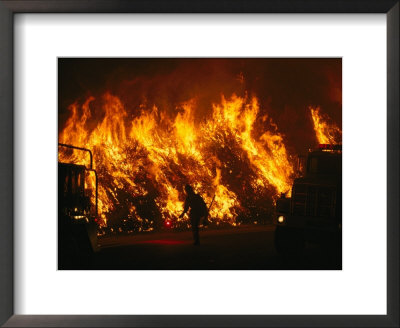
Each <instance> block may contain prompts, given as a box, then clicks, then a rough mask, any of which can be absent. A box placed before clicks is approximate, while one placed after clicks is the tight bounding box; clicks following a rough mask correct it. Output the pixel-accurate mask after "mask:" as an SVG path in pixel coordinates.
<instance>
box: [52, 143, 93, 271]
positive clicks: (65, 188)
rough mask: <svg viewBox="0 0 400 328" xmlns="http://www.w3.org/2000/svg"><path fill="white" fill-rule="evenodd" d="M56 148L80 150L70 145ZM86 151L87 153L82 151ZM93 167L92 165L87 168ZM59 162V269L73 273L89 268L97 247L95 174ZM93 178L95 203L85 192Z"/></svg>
mask: <svg viewBox="0 0 400 328" xmlns="http://www.w3.org/2000/svg"><path fill="white" fill-rule="evenodd" d="M59 146H62V147H67V148H72V149H78V150H82V149H81V148H79V147H74V146H72V145H64V144H59ZM85 151H87V150H86V149H85ZM90 165H91V166H92V162H91V164H90ZM91 166H90V167H89V168H87V167H86V166H84V165H78V164H73V163H64V162H58V267H59V269H73V268H74V267H78V266H79V267H82V266H85V265H88V264H89V262H90V261H91V258H92V256H93V253H94V252H96V251H98V245H97V226H98V225H97V222H96V221H97V174H96V171H94V170H93V168H92V167H91ZM90 174H94V175H95V181H96V190H95V194H96V197H95V201H94V202H93V201H91V198H92V197H91V190H89V189H88V188H87V185H88V181H87V179H88V176H89V175H90Z"/></svg>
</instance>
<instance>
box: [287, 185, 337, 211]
mask: <svg viewBox="0 0 400 328" xmlns="http://www.w3.org/2000/svg"><path fill="white" fill-rule="evenodd" d="M334 202H335V192H334V189H333V188H327V187H318V186H308V185H296V186H295V188H294V193H293V203H292V214H293V215H297V216H309V217H313V216H315V217H317V216H318V217H331V216H334V215H335V213H334V208H335V205H334Z"/></svg>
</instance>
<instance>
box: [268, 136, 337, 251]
mask: <svg viewBox="0 0 400 328" xmlns="http://www.w3.org/2000/svg"><path fill="white" fill-rule="evenodd" d="M302 166H303V168H302V170H301V171H302V173H301V174H300V177H298V178H296V179H295V180H294V182H293V186H292V194H291V198H288V197H286V196H285V195H284V194H282V195H281V197H280V198H279V199H278V200H277V201H276V211H275V212H276V214H275V217H274V224H275V226H276V229H275V238H274V239H275V240H274V243H275V248H276V250H277V252H278V253H281V254H282V253H294V252H296V253H299V252H301V251H302V250H303V249H304V246H305V242H311V243H318V244H323V245H325V246H328V247H329V248H330V249H335V250H338V251H340V252H341V238H342V146H341V145H329V144H320V145H319V147H318V148H317V149H312V150H309V152H308V154H307V158H306V161H305V163H304V165H302Z"/></svg>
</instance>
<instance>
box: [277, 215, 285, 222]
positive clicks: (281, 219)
mask: <svg viewBox="0 0 400 328" xmlns="http://www.w3.org/2000/svg"><path fill="white" fill-rule="evenodd" d="M284 221H285V217H284V216H283V215H280V216H279V217H278V222H279V223H283V222H284Z"/></svg>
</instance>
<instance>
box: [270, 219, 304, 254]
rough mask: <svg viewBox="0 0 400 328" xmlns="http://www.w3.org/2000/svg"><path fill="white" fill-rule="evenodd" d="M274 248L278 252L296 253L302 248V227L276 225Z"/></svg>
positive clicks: (299, 252)
mask: <svg viewBox="0 0 400 328" xmlns="http://www.w3.org/2000/svg"><path fill="white" fill-rule="evenodd" d="M274 237H275V238H274V243H275V249H276V251H277V252H278V254H282V255H298V254H301V253H302V252H303V250H304V246H305V241H304V235H303V231H302V229H298V228H288V227H281V226H278V227H276V229H275V236H274Z"/></svg>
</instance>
